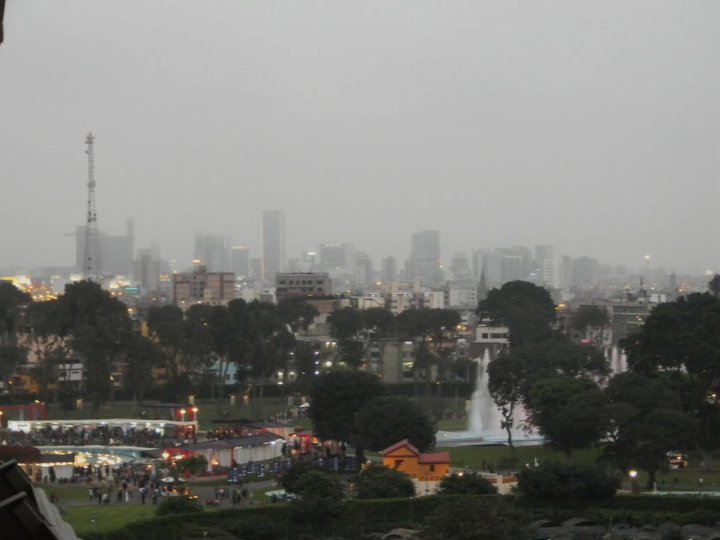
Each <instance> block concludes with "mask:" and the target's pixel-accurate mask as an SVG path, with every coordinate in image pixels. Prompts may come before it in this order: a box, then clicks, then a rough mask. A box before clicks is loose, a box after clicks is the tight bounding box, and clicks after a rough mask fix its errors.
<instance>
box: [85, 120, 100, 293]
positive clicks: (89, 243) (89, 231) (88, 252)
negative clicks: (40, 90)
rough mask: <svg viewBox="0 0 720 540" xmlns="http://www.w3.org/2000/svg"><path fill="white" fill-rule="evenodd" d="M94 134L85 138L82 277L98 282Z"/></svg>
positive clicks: (98, 262)
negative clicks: (85, 166) (85, 183)
mask: <svg viewBox="0 0 720 540" xmlns="http://www.w3.org/2000/svg"><path fill="white" fill-rule="evenodd" d="M94 140H95V136H94V135H93V134H92V133H88V135H87V137H86V138H85V144H86V145H87V150H86V151H85V153H86V154H87V155H88V184H87V187H88V203H87V222H86V223H85V253H84V254H83V279H86V280H89V281H95V282H96V283H100V281H101V279H102V270H101V267H100V237H99V234H98V228H97V210H96V209H95V154H94V150H93V141H94Z"/></svg>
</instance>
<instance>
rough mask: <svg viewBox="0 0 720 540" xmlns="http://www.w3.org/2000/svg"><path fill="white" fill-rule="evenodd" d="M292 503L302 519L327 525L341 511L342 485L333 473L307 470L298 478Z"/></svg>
mask: <svg viewBox="0 0 720 540" xmlns="http://www.w3.org/2000/svg"><path fill="white" fill-rule="evenodd" d="M298 483H299V486H298V490H297V491H296V492H295V493H296V494H297V495H298V498H297V499H295V500H293V502H292V505H293V507H294V509H295V511H296V513H297V515H298V517H299V518H300V519H302V520H305V521H309V522H311V523H316V524H319V525H327V523H328V522H332V521H333V520H335V519H337V518H338V517H339V516H340V514H341V513H342V501H343V496H344V492H343V487H342V484H341V483H340V480H339V479H338V478H337V476H335V475H334V474H331V473H328V472H325V471H308V472H306V473H305V474H303V475H302V476H301V477H300V479H299V482H298Z"/></svg>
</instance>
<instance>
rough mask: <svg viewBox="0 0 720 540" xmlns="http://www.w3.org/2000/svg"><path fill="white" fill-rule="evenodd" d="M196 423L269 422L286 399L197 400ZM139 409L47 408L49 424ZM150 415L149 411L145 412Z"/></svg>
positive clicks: (134, 413)
mask: <svg viewBox="0 0 720 540" xmlns="http://www.w3.org/2000/svg"><path fill="white" fill-rule="evenodd" d="M197 407H198V422H199V424H200V429H202V430H207V429H212V428H213V427H214V424H213V422H212V421H213V420H215V419H221V418H225V417H227V418H240V417H242V418H250V419H265V418H270V417H272V416H274V415H276V414H278V413H280V412H282V411H285V410H287V409H288V400H287V398H262V399H259V398H258V399H255V398H251V399H250V401H249V403H248V405H242V404H237V405H235V406H232V407H231V406H230V403H229V400H227V399H224V400H221V401H210V400H199V401H198V402H197ZM141 410H143V409H142V408H141V407H138V406H136V405H135V404H133V403H132V402H126V401H122V402H121V401H116V402H115V403H112V404H110V403H108V404H105V405H102V406H101V407H100V408H99V409H98V410H93V408H92V407H91V406H90V405H89V404H86V405H85V407H83V408H82V409H76V410H73V411H67V412H66V411H63V410H62V409H61V408H60V407H59V406H58V405H53V404H49V405H48V418H50V419H51V420H55V419H57V420H84V419H105V418H140V417H141V416H140V412H141ZM145 410H146V411H147V412H148V414H152V412H151V411H152V409H150V408H147V409H145Z"/></svg>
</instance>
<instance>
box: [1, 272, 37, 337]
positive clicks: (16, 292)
mask: <svg viewBox="0 0 720 540" xmlns="http://www.w3.org/2000/svg"><path fill="white" fill-rule="evenodd" d="M31 303H32V298H31V297H30V295H29V294H27V293H24V292H22V291H21V290H20V289H18V288H17V287H15V286H14V285H13V284H11V283H8V282H6V281H0V345H7V344H8V342H13V343H14V341H15V333H16V332H17V331H18V330H19V327H20V324H21V319H22V311H23V310H24V309H25V308H26V307H27V306H28V305H30V304H31Z"/></svg>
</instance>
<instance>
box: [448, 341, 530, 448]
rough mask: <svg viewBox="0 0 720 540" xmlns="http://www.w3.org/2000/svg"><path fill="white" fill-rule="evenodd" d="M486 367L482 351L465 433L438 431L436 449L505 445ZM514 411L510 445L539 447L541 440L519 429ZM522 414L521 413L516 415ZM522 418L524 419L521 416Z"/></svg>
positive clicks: (498, 412)
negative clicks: (513, 425)
mask: <svg viewBox="0 0 720 540" xmlns="http://www.w3.org/2000/svg"><path fill="white" fill-rule="evenodd" d="M489 363H490V353H489V351H488V349H485V354H484V355H483V357H482V359H478V360H477V364H478V366H477V376H476V377H475V390H474V391H473V394H472V399H471V401H470V408H469V410H468V429H467V430H466V431H438V432H437V435H436V440H437V445H438V446H463V445H496V444H507V432H506V431H505V430H504V429H503V428H502V420H503V417H502V413H501V412H500V410H499V409H498V406H497V405H496V404H495V401H494V400H493V398H492V396H491V395H490V391H489V390H488V378H489V377H488V374H487V366H488V364H489ZM518 413H519V411H518V409H516V410H515V414H514V416H515V427H514V428H513V430H512V439H513V444H514V445H517V446H523V445H537V444H542V442H543V438H542V437H538V436H537V435H529V434H527V433H525V432H523V431H522V430H521V429H520V428H519V426H520V424H522V422H518V421H517V419H518V417H519V416H520V414H518ZM520 413H521V414H522V411H520ZM522 416H523V417H524V416H525V415H524V414H522Z"/></svg>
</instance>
